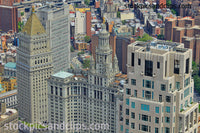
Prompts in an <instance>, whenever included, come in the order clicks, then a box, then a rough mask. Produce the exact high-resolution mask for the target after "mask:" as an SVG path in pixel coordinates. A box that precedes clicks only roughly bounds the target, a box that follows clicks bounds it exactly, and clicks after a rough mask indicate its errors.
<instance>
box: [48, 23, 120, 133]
mask: <svg viewBox="0 0 200 133" xmlns="http://www.w3.org/2000/svg"><path fill="white" fill-rule="evenodd" d="M98 42H99V43H98V47H97V48H96V56H95V58H96V59H95V60H94V59H93V57H92V58H91V68H90V70H89V72H88V75H74V74H71V73H67V72H58V73H56V74H54V75H52V76H51V77H50V78H49V79H48V98H49V119H48V122H50V123H55V122H56V123H63V122H67V123H68V124H71V123H74V124H77V123H78V124H84V125H85V127H89V125H90V126H91V124H93V126H92V127H91V128H90V127H89V129H88V128H86V129H85V127H83V126H82V128H81V129H80V130H79V131H78V132H81V133H85V132H87V133H101V132H103V133H115V132H116V129H117V126H116V125H117V124H116V123H117V114H118V113H117V97H116V94H117V92H118V91H119V90H120V89H122V87H121V86H118V85H116V83H119V82H120V81H119V80H116V74H118V73H119V68H118V60H117V58H116V55H115V57H114V58H112V49H111V48H110V45H109V33H108V32H107V31H106V27H105V25H104V26H103V30H102V31H101V32H100V33H99V41H98ZM120 80H121V78H120ZM95 124H100V129H98V130H95ZM101 124H102V125H104V127H103V128H104V129H102V125H101ZM67 128H68V130H67V131H68V132H77V130H76V129H74V128H73V127H72V126H71V127H70V125H69V126H68V127H67ZM92 128H93V129H94V130H92ZM57 131H58V132H61V131H59V130H57ZM67 131H65V133H67Z"/></svg>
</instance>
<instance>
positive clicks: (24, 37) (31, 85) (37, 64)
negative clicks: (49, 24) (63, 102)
mask: <svg viewBox="0 0 200 133" xmlns="http://www.w3.org/2000/svg"><path fill="white" fill-rule="evenodd" d="M16 68H17V84H18V103H19V104H18V105H19V106H18V110H19V116H20V118H21V119H22V120H23V121H27V122H29V123H38V122H41V123H42V122H45V121H47V117H48V100H47V98H48V97H47V81H46V79H47V78H48V77H50V75H51V73H52V70H53V66H52V55H51V49H50V45H49V40H48V38H47V34H46V31H45V30H44V27H43V26H42V24H41V23H40V21H39V19H38V17H37V16H36V14H35V13H32V14H31V16H30V17H29V19H28V21H27V23H26V24H25V26H24V28H23V30H22V32H21V33H20V34H19V48H18V49H17V64H16Z"/></svg>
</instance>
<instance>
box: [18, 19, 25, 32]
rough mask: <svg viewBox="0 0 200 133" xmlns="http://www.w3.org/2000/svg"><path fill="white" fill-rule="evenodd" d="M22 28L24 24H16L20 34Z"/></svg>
mask: <svg viewBox="0 0 200 133" xmlns="http://www.w3.org/2000/svg"><path fill="white" fill-rule="evenodd" d="M23 26H24V22H20V21H19V22H18V31H19V32H20V31H21V30H22V28H23Z"/></svg>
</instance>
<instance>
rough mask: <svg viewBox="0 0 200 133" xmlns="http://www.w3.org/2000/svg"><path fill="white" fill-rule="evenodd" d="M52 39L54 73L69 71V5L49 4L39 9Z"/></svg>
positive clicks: (42, 20)
mask: <svg viewBox="0 0 200 133" xmlns="http://www.w3.org/2000/svg"><path fill="white" fill-rule="evenodd" d="M37 15H38V18H39V19H40V21H41V23H42V25H43V26H44V28H45V29H46V32H47V34H48V37H49V39H50V46H51V50H52V59H53V67H54V73H56V72H59V71H67V70H68V68H69V64H70V25H69V11H68V5H65V4H62V5H60V4H58V5H57V4H49V5H46V6H44V7H41V8H39V9H38V10H37Z"/></svg>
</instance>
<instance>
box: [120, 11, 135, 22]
mask: <svg viewBox="0 0 200 133" xmlns="http://www.w3.org/2000/svg"><path fill="white" fill-rule="evenodd" d="M120 18H121V21H122V20H128V19H134V13H133V12H130V11H124V12H121V13H120Z"/></svg>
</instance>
